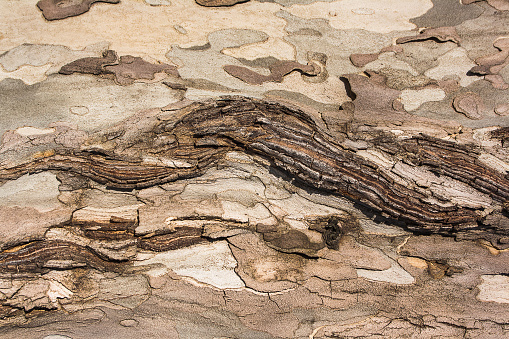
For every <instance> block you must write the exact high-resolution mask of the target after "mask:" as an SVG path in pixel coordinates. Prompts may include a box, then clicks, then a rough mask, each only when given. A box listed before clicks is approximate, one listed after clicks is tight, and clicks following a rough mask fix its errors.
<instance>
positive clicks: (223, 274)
mask: <svg viewBox="0 0 509 339" xmlns="http://www.w3.org/2000/svg"><path fill="white" fill-rule="evenodd" d="M142 258H143V257H142V256H139V257H138V259H142ZM143 259H145V258H143ZM157 263H159V264H163V265H164V266H165V267H166V268H167V269H168V270H172V271H173V272H175V273H177V274H178V275H181V276H186V277H191V278H194V279H196V280H197V281H199V282H202V283H206V284H209V285H212V286H214V287H217V288H241V287H244V283H243V282H242V280H241V279H240V278H239V276H238V275H237V274H236V273H235V271H234V269H235V267H236V266H237V261H236V260H235V258H233V255H232V253H231V251H230V248H229V247H228V244H227V242H226V241H217V242H214V243H211V244H203V245H195V246H192V247H188V248H183V249H179V250H175V251H170V252H164V253H159V254H156V255H153V256H151V257H150V258H148V259H145V260H140V261H138V262H136V263H135V265H149V264H157ZM156 274H160V272H157V273H156Z"/></svg>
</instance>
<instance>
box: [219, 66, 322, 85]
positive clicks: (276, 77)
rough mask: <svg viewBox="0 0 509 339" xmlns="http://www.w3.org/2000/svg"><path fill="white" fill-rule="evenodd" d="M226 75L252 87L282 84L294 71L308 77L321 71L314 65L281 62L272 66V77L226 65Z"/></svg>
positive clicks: (244, 68)
mask: <svg viewBox="0 0 509 339" xmlns="http://www.w3.org/2000/svg"><path fill="white" fill-rule="evenodd" d="M223 69H224V70H225V71H226V73H228V74H230V75H231V76H233V77H235V78H237V79H240V80H242V81H244V82H247V83H248V84H251V85H261V84H263V83H264V82H268V81H273V82H282V81H283V77H284V76H285V75H287V74H289V73H291V72H293V71H300V72H302V73H304V74H307V75H317V74H318V73H319V72H320V70H319V69H318V67H315V66H313V65H303V64H301V63H298V62H296V61H280V62H277V63H275V64H273V65H271V66H270V68H269V70H270V75H262V74H260V73H257V72H254V71H252V70H250V69H249V68H246V67H242V66H234V65H226V66H224V67H223Z"/></svg>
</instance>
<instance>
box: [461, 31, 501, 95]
mask: <svg viewBox="0 0 509 339" xmlns="http://www.w3.org/2000/svg"><path fill="white" fill-rule="evenodd" d="M493 47H495V48H497V49H498V50H500V52H498V53H495V54H490V55H486V56H483V57H480V58H477V59H476V60H475V63H476V64H477V65H478V66H475V67H472V69H471V70H470V72H471V73H473V74H478V75H484V76H485V79H486V80H488V81H490V82H491V83H492V85H493V87H494V88H497V89H508V88H509V84H507V83H506V82H505V81H504V79H503V78H502V76H501V75H500V74H498V73H499V72H500V71H501V70H502V69H503V68H504V67H506V66H507V65H509V38H508V37H504V38H498V39H497V40H495V41H494V42H493Z"/></svg>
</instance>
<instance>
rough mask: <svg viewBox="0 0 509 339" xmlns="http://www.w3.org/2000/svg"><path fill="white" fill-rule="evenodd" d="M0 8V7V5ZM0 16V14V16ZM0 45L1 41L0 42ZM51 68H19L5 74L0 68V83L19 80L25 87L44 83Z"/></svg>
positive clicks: (48, 65) (47, 66)
mask: <svg viewBox="0 0 509 339" xmlns="http://www.w3.org/2000/svg"><path fill="white" fill-rule="evenodd" d="M0 7H1V5H0ZM0 15H1V14H0ZM0 44H1V41H0ZM50 68H51V64H47V65H43V66H30V65H25V66H21V67H20V68H18V69H17V70H15V71H12V72H6V71H4V70H3V68H2V67H1V66H0V81H1V80H3V79H6V78H11V79H20V80H21V81H23V82H24V83H25V84H27V85H33V84H35V83H38V82H41V81H44V80H45V79H46V72H47V71H48V70H49V69H50Z"/></svg>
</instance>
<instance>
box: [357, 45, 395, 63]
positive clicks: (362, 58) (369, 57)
mask: <svg viewBox="0 0 509 339" xmlns="http://www.w3.org/2000/svg"><path fill="white" fill-rule="evenodd" d="M402 51H403V48H401V46H397V45H391V46H387V47H384V48H382V49H381V50H380V52H378V53H371V54H352V55H350V61H351V62H352V64H353V65H354V66H355V67H364V66H366V65H367V64H369V63H370V62H372V61H375V60H376V59H378V57H379V56H380V54H382V53H386V52H394V53H401V52H402Z"/></svg>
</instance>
